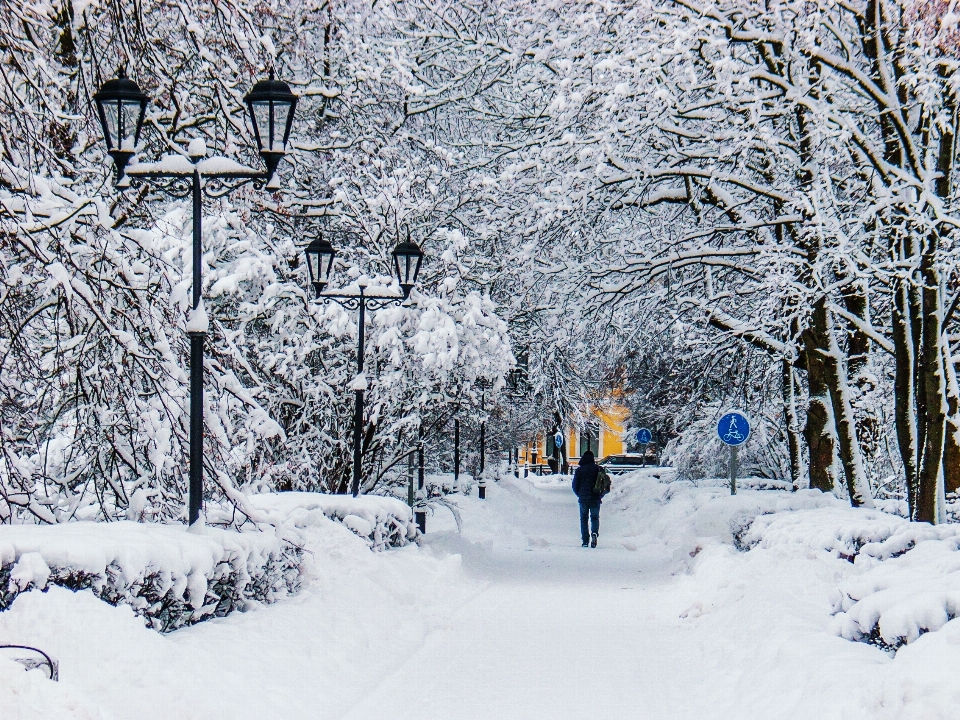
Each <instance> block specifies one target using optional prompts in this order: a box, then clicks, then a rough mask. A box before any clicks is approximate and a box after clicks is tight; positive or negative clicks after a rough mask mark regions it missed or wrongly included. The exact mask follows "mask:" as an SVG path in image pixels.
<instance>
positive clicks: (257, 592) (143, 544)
mask: <svg viewBox="0 0 960 720" xmlns="http://www.w3.org/2000/svg"><path fill="white" fill-rule="evenodd" d="M299 557H300V551H299V550H298V549H296V548H291V547H290V546H289V545H287V544H283V545H282V544H281V542H280V541H279V540H278V539H277V537H276V536H275V535H273V534H271V533H268V532H247V533H238V532H233V531H228V530H219V529H216V528H204V529H203V530H202V531H201V532H191V531H189V530H187V528H185V527H182V526H177V525H155V524H144V523H135V522H128V521H124V522H115V523H92V522H74V523H64V524H61V525H2V526H0V610H5V609H7V608H8V607H10V605H11V603H12V602H13V600H14V598H15V597H16V596H17V595H18V594H20V593H21V592H24V591H26V590H29V589H34V588H36V589H41V590H42V589H45V588H47V587H48V586H51V585H59V586H62V587H65V588H69V589H71V590H82V589H90V590H92V591H93V593H94V594H95V595H96V596H97V597H99V598H100V599H102V600H105V601H106V602H108V603H110V604H111V605H118V604H121V603H123V604H126V605H129V606H130V607H131V608H133V610H134V612H135V613H136V614H137V615H140V616H143V617H145V618H146V619H147V622H148V623H149V624H150V626H151V627H153V628H154V629H156V630H159V631H161V632H169V631H171V630H176V629H177V628H180V627H183V626H185V625H191V624H194V623H196V622H199V621H201V620H204V619H206V618H209V617H222V616H224V615H227V614H228V613H230V612H232V611H233V610H238V609H239V610H243V609H245V608H246V607H247V606H248V605H249V604H250V603H251V602H272V601H273V600H275V599H276V598H278V597H281V596H284V595H286V594H288V593H291V592H294V591H295V590H296V589H297V586H298V583H299Z"/></svg>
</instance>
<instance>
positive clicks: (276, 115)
mask: <svg viewBox="0 0 960 720" xmlns="http://www.w3.org/2000/svg"><path fill="white" fill-rule="evenodd" d="M243 101H244V102H245V103H246V104H247V108H248V109H249V110H250V122H251V123H252V124H253V135H254V137H255V138H256V139H257V149H258V150H259V151H260V157H262V158H263V162H264V164H265V165H266V166H267V177H268V178H272V177H273V173H274V172H276V170H277V166H278V165H279V164H280V160H281V159H283V156H284V155H285V154H286V152H287V141H288V140H289V139H290V128H291V127H293V113H294V111H295V110H296V109H297V96H296V95H294V94H293V93H292V92H291V91H290V86H289V85H287V84H286V83H285V82H283V80H276V79H275V78H274V77H273V70H272V69H271V70H270V78H269V79H268V80H261V81H259V82H258V83H257V84H256V85H254V86H253V90H251V91H250V92H249V93H248V94H247V96H246V97H245V98H244V99H243Z"/></svg>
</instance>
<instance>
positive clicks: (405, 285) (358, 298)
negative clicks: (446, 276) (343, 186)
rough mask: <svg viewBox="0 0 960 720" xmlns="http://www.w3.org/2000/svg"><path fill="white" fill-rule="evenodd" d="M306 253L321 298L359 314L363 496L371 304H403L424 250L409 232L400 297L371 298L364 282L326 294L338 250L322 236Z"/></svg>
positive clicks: (398, 265) (401, 249)
mask: <svg viewBox="0 0 960 720" xmlns="http://www.w3.org/2000/svg"><path fill="white" fill-rule="evenodd" d="M304 253H305V254H306V256H307V270H308V271H309V273H310V282H311V283H312V284H313V289H314V291H315V292H316V296H317V299H318V300H323V301H324V302H327V301H329V300H334V301H335V302H337V303H338V304H339V305H341V306H342V307H343V308H345V309H347V310H356V311H357V377H356V379H355V380H354V383H353V390H354V392H355V393H356V405H355V407H354V413H353V482H352V484H351V488H350V491H351V492H352V494H353V496H354V497H357V496H358V495H359V494H360V478H361V476H362V470H363V395H364V391H365V390H366V386H367V383H366V378H364V377H363V355H364V331H365V325H366V313H367V306H368V305H369V306H370V309H371V310H379V309H381V308H384V307H387V306H388V305H392V304H396V305H400V304H402V303H403V302H404V301H406V299H407V298H408V297H410V291H411V290H412V289H413V286H414V284H415V283H416V281H417V275H418V274H419V273H420V263H421V262H422V261H423V251H422V250H421V249H420V248H419V247H418V246H417V245H416V243H413V242H411V241H410V233H409V231H408V232H407V239H406V242H401V243H398V244H397V246H396V247H395V248H394V250H393V264H394V270H395V272H396V275H397V281H398V283H399V284H400V291H401V294H400V295H368V294H367V292H366V288H367V285H366V283H364V282H358V283H357V285H358V287H359V292H357V293H325V292H324V291H323V289H324V288H325V287H326V285H327V282H328V280H329V277H330V270H331V269H332V268H333V259H334V257H335V256H336V250H335V249H334V247H333V245H331V244H330V242H329V241H327V240H324V239H323V238H321V237H318V238H316V239H315V240H313V242H311V243H310V245H309V246H308V247H307V248H306V250H305V251H304ZM421 452H422V451H421ZM421 483H422V473H421Z"/></svg>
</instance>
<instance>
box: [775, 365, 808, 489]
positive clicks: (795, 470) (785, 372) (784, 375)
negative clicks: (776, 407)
mask: <svg viewBox="0 0 960 720" xmlns="http://www.w3.org/2000/svg"><path fill="white" fill-rule="evenodd" d="M780 367H781V379H782V389H783V417H784V421H785V424H786V426H787V427H786V431H787V448H788V450H789V452H790V481H791V482H792V483H793V489H794V490H799V489H800V488H801V487H803V486H805V485H806V484H807V483H806V480H805V479H804V477H803V455H802V453H801V449H800V420H799V418H798V417H797V397H796V383H795V382H794V379H793V364H792V363H791V362H790V361H789V360H787V359H786V358H784V359H783V360H781V361H780Z"/></svg>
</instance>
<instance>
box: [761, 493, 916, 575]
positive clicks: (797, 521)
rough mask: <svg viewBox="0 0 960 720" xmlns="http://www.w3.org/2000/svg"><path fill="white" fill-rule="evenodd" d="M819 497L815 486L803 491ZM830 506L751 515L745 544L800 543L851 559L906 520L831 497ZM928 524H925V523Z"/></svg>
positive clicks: (795, 544)
mask: <svg viewBox="0 0 960 720" xmlns="http://www.w3.org/2000/svg"><path fill="white" fill-rule="evenodd" d="M806 493H811V494H814V495H819V496H820V497H829V496H825V495H823V494H822V493H819V492H818V491H816V490H810V491H806V492H805V493H804V494H806ZM834 502H835V506H834V507H820V508H817V509H810V510H798V511H797V512H792V513H776V514H772V515H762V516H760V517H757V518H756V519H754V521H753V523H752V524H751V526H750V529H749V530H748V531H747V532H746V533H745V534H744V536H743V542H744V544H745V545H747V546H748V547H751V548H752V547H762V548H772V547H775V546H778V545H794V546H803V547H804V548H806V549H808V550H813V551H826V552H829V553H831V554H833V555H834V556H836V557H841V558H844V559H846V560H850V561H851V562H853V560H854V558H855V557H856V556H857V554H858V553H860V552H861V549H862V548H864V547H865V546H867V545H868V544H871V543H874V544H875V543H879V542H883V541H884V540H886V539H887V538H889V537H890V536H891V535H893V534H894V533H895V532H896V531H897V529H898V528H900V527H902V526H904V525H906V524H907V521H906V520H904V519H903V518H900V517H897V516H895V515H890V514H889V513H885V512H881V511H879V510H867V509H859V510H853V509H851V508H849V507H846V506H844V505H842V504H841V503H839V502H837V501H836V500H834ZM928 527H929V526H928Z"/></svg>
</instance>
